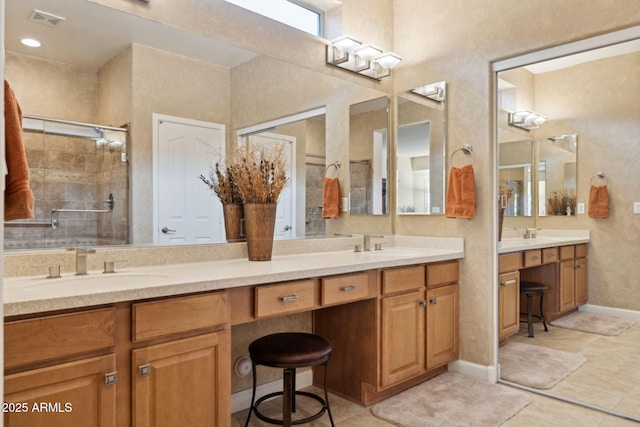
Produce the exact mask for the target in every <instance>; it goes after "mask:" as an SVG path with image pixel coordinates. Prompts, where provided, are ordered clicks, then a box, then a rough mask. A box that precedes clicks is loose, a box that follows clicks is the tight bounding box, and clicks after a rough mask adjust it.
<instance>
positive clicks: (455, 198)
mask: <svg viewBox="0 0 640 427" xmlns="http://www.w3.org/2000/svg"><path fill="white" fill-rule="evenodd" d="M475 211H476V181H475V177H474V175H473V166H472V165H465V166H463V167H461V168H456V167H452V168H451V171H450V172H449V187H448V188H447V204H446V207H445V216H446V217H447V218H466V219H471V218H473V215H474V214H475Z"/></svg>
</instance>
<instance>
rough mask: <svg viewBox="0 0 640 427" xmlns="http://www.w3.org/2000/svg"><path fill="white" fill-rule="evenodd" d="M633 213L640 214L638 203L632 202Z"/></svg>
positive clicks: (639, 203) (639, 204)
mask: <svg viewBox="0 0 640 427" xmlns="http://www.w3.org/2000/svg"><path fill="white" fill-rule="evenodd" d="M633 213H634V214H640V202H633Z"/></svg>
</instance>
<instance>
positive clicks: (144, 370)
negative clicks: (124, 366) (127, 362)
mask: <svg viewBox="0 0 640 427" xmlns="http://www.w3.org/2000/svg"><path fill="white" fill-rule="evenodd" d="M138 373H139V374H140V376H141V377H148V376H149V375H151V365H149V364H146V365H140V366H138Z"/></svg>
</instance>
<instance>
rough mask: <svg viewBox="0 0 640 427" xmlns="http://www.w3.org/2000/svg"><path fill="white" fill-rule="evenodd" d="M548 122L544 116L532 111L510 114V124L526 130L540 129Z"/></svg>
mask: <svg viewBox="0 0 640 427" xmlns="http://www.w3.org/2000/svg"><path fill="white" fill-rule="evenodd" d="M546 121H547V118H546V117H545V116H543V115H542V114H538V113H535V112H533V111H531V110H521V111H514V112H513V113H509V124H510V125H511V126H516V127H519V128H521V129H525V130H534V129H540V125H541V124H543V123H544V122H546Z"/></svg>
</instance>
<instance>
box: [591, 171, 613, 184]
mask: <svg viewBox="0 0 640 427" xmlns="http://www.w3.org/2000/svg"><path fill="white" fill-rule="evenodd" d="M596 178H601V179H604V185H609V179H607V177H606V176H604V172H598V173H597V174H595V175H593V176H592V177H591V179H590V180H589V185H593V180H594V179H596Z"/></svg>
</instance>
